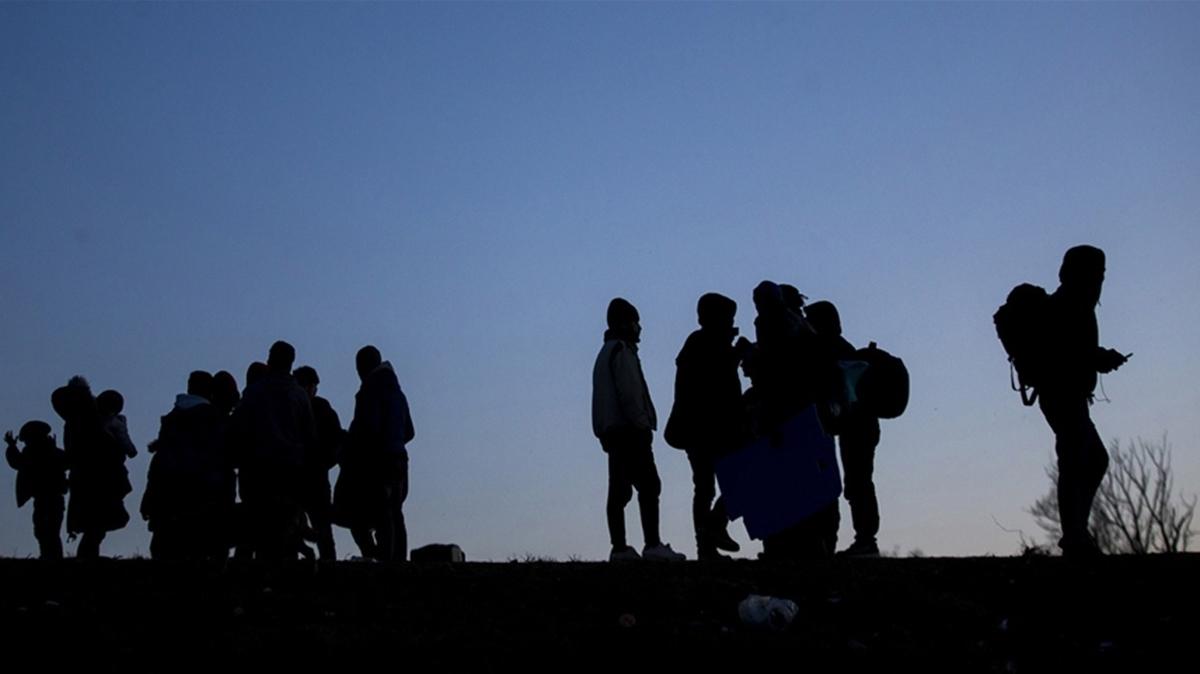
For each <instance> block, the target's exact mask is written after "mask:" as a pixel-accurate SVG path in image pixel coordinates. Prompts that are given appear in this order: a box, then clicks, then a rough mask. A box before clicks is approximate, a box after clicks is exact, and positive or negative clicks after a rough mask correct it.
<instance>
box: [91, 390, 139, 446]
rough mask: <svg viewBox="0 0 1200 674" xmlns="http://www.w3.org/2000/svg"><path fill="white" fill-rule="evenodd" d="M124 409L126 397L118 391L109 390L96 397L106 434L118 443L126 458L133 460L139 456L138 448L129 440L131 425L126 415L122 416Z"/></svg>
mask: <svg viewBox="0 0 1200 674" xmlns="http://www.w3.org/2000/svg"><path fill="white" fill-rule="evenodd" d="M124 409H125V397H124V396H122V395H121V394H120V393H119V392H117V391H114V390H112V389H109V390H107V391H102V392H101V393H100V395H98V396H96V410H97V411H98V412H99V413H100V423H102V424H104V430H105V432H107V433H108V434H109V435H111V436H112V437H113V439H114V440H116V441H117V445H118V446H120V447H121V451H122V452H123V453H124V454H125V458H127V459H132V458H133V457H135V456H137V448H136V447H134V446H133V440H131V439H129V425H128V424H127V423H126V421H125V415H124V414H121V412H122V411H123V410H124Z"/></svg>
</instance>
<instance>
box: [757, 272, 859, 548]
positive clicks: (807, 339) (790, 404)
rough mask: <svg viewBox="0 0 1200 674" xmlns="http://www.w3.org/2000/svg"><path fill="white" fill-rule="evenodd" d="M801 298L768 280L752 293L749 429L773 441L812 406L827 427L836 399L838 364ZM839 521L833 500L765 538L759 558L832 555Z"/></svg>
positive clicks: (838, 374) (838, 375)
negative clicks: (754, 316)
mask: <svg viewBox="0 0 1200 674" xmlns="http://www.w3.org/2000/svg"><path fill="white" fill-rule="evenodd" d="M804 300H805V297H804V296H803V295H802V294H800V292H799V291H798V290H796V288H795V287H793V286H786V285H785V286H780V285H777V284H775V283H773V282H771V281H763V282H762V283H760V284H758V286H757V287H755V289H754V306H755V309H756V310H757V314H758V315H757V317H756V318H755V320H754V328H755V338H756V340H757V341H756V343H755V344H754V348H753V351H752V352H751V354H750V356H749V358H748V360H749V362H748V363H747V364H746V366H747V367H746V369H747V375H748V376H749V377H750V379H751V383H752V384H753V387H752V391H748V394H750V395H748V396H747V398H748V400H747V406H748V409H749V410H750V413H751V428H752V429H753V431H754V432H755V433H756V434H757V435H759V436H761V437H766V438H768V439H769V440H770V441H771V442H772V443H779V442H782V437H781V436H780V431H779V429H780V427H781V425H782V424H784V423H785V422H787V421H788V420H789V419H791V418H793V417H794V416H796V415H797V414H799V413H800V412H801V411H802V410H804V409H805V408H807V407H808V406H810V405H816V407H817V413H818V416H819V417H820V418H821V419H822V421H823V423H827V422H828V419H829V417H830V416H831V415H830V409H831V408H832V405H831V403H833V402H834V401H835V400H836V398H837V397H838V396H837V390H838V385H839V382H840V371H839V370H838V367H837V362H836V360H835V359H834V358H833V356H832V352H831V351H829V350H828V349H827V348H825V347H824V346H823V345H822V343H821V340H819V339H818V338H817V335H816V333H815V332H814V330H813V328H812V326H811V325H809V323H808V321H807V320H806V318H805V315H804ZM827 430H828V429H827ZM839 521H840V516H839V514H838V504H837V501H836V500H834V501H831V502H830V504H829V505H828V506H827V507H826V508H824V509H822V510H820V511H818V512H816V513H814V514H813V515H811V516H809V517H807V518H805V519H804V520H803V521H801V522H798V523H797V524H795V525H794V526H792V527H790V528H788V529H785V530H784V531H780V532H777V533H775V534H772V535H770V536H767V537H766V538H765V539H764V540H763V554H764V556H765V557H766V558H771V559H807V558H823V557H828V556H831V555H833V553H834V550H835V548H836V545H837V529H838V524H839Z"/></svg>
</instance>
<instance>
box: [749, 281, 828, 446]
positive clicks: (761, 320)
mask: <svg viewBox="0 0 1200 674" xmlns="http://www.w3.org/2000/svg"><path fill="white" fill-rule="evenodd" d="M754 307H755V309H756V310H757V316H756V317H755V319H754V335H755V343H754V349H753V351H752V353H751V355H750V356H749V358H750V372H751V373H752V379H751V383H752V384H753V385H754V389H755V395H756V396H757V400H758V407H757V409H756V412H757V416H758V419H757V420H756V424H755V425H756V426H757V427H758V428H759V429H760V431H761V432H764V433H767V434H770V433H772V432H773V429H775V428H777V427H778V426H779V425H780V424H782V423H783V422H785V421H787V420H788V419H789V418H791V417H792V416H793V415H795V414H796V413H798V412H799V411H800V410H801V409H803V408H804V407H805V406H806V405H809V404H811V403H812V402H813V395H812V393H811V391H810V390H809V389H810V388H811V386H810V384H811V382H809V381H808V380H807V378H806V377H805V373H804V371H803V360H802V359H803V357H804V353H803V349H802V347H801V344H800V340H801V334H802V333H804V331H805V330H806V328H807V326H805V325H804V324H803V319H802V318H800V317H799V316H797V315H796V314H795V313H794V312H793V311H790V310H789V309H788V307H787V305H785V304H784V300H783V293H782V290H781V289H780V287H779V286H778V285H776V284H775V283H773V282H771V281H763V282H762V283H760V284H758V286H756V287H755V288H754Z"/></svg>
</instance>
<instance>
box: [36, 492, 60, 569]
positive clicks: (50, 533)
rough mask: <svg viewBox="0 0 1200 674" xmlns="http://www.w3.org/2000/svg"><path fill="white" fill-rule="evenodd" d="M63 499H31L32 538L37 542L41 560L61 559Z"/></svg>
mask: <svg viewBox="0 0 1200 674" xmlns="http://www.w3.org/2000/svg"><path fill="white" fill-rule="evenodd" d="M62 522H63V497H62V496H61V495H59V496H52V497H36V498H34V499H33V536H34V538H36V539H37V542H38V551H39V556H40V557H41V558H42V559H62V558H63V544H62V535H61V534H60V532H61V531H62Z"/></svg>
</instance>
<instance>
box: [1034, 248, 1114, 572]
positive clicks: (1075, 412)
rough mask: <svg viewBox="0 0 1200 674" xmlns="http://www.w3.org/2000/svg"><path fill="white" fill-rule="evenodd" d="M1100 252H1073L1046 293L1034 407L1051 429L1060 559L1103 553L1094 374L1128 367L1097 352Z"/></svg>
mask: <svg viewBox="0 0 1200 674" xmlns="http://www.w3.org/2000/svg"><path fill="white" fill-rule="evenodd" d="M1104 261H1105V260H1104V252H1103V251H1102V250H1100V249H1099V248H1094V247H1092V246H1076V247H1074V248H1071V249H1070V250H1068V251H1067V252H1066V255H1064V256H1063V262H1062V267H1061V269H1060V270H1059V272H1058V279H1059V286H1058V289H1057V290H1055V291H1054V293H1052V294H1051V295H1050V299H1049V304H1050V310H1049V311H1048V313H1047V315H1048V320H1049V322H1050V325H1048V326H1046V331H1045V333H1044V334H1045V335H1046V338H1047V344H1046V348H1047V356H1048V358H1047V361H1046V363H1047V364H1046V371H1045V372H1044V373H1042V376H1041V384H1040V386H1039V387H1038V395H1039V398H1038V400H1039V404H1040V406H1041V408H1042V414H1043V415H1045V417H1046V421H1047V423H1049V424H1050V428H1051V429H1052V430H1053V431H1054V437H1055V442H1054V451H1055V454H1056V455H1057V456H1058V509H1059V518H1060V522H1061V524H1062V531H1063V535H1062V540H1061V541H1060V542H1059V547H1061V548H1062V551H1063V554H1064V555H1071V556H1088V555H1096V554H1100V550H1099V548H1098V547H1097V546H1096V542H1095V540H1093V539H1092V536H1091V534H1090V533H1089V532H1088V517H1089V515H1090V514H1091V510H1092V501H1093V500H1094V499H1095V497H1096V490H1097V489H1099V487H1100V483H1101V482H1102V481H1103V480H1104V473H1105V472H1106V471H1107V470H1108V452H1107V451H1105V449H1104V442H1103V441H1102V440H1101V439H1100V434H1099V433H1097V432H1096V426H1095V425H1094V424H1093V423H1092V419H1091V414H1090V412H1089V410H1088V407H1089V405H1091V403H1092V400H1093V397H1094V396H1093V394H1094V392H1095V390H1096V382H1097V373H1108V372H1112V371H1113V370H1116V369H1117V368H1119V367H1121V365H1124V364H1125V361H1126V360H1127V356H1123V355H1121V354H1120V353H1118V352H1117V351H1115V350H1113V349H1105V348H1101V346H1100V330H1099V327H1098V325H1097V322H1096V305H1097V304H1098V303H1099V302H1100V291H1101V287H1102V286H1103V284H1104V271H1105V270H1104Z"/></svg>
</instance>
